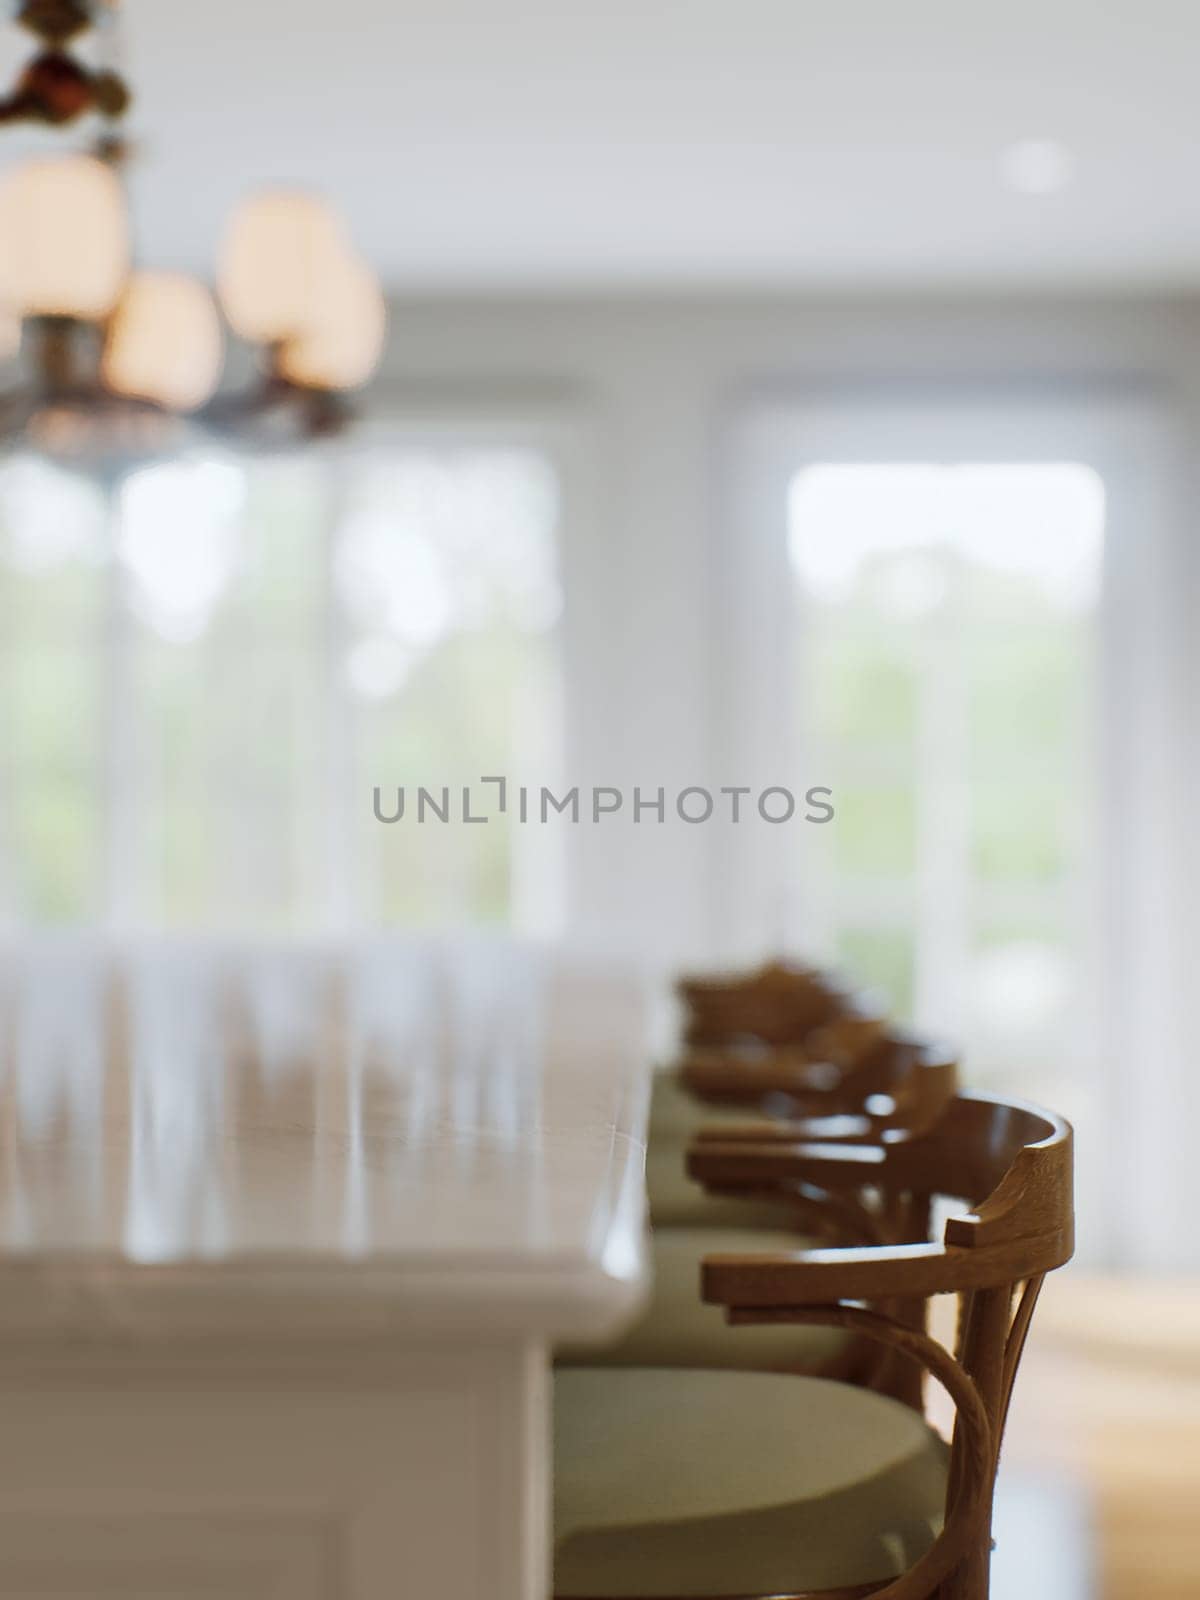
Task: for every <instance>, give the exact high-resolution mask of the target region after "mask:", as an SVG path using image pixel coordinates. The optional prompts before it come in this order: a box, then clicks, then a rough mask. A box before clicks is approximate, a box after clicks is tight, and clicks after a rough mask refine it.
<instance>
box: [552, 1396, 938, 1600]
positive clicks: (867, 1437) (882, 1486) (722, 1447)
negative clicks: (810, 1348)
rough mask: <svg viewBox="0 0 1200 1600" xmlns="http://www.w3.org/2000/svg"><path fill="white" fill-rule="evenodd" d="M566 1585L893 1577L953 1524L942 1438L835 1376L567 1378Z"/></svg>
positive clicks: (609, 1593) (820, 1582) (722, 1591)
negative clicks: (946, 1512) (947, 1511)
mask: <svg viewBox="0 0 1200 1600" xmlns="http://www.w3.org/2000/svg"><path fill="white" fill-rule="evenodd" d="M554 1404H555V1423H554V1450H555V1456H554V1518H555V1522H554V1538H555V1557H554V1560H555V1570H554V1592H555V1595H556V1596H563V1597H575V1596H604V1597H609V1600H617V1597H620V1596H640V1597H642V1600H649V1597H653V1596H656V1595H662V1596H673V1597H674V1596H688V1597H691V1596H696V1597H701V1596H714V1595H773V1594H793V1593H796V1592H807V1591H808V1590H822V1589H836V1588H840V1587H852V1586H854V1585H856V1584H864V1583H874V1582H880V1581H883V1580H886V1579H888V1578H892V1577H896V1576H898V1575H899V1574H900V1573H901V1572H903V1571H905V1570H906V1569H907V1568H908V1567H910V1566H911V1565H912V1564H913V1562H914V1561H916V1560H917V1559H918V1557H919V1556H921V1555H922V1554H923V1553H924V1551H925V1550H927V1549H928V1548H929V1545H930V1544H931V1542H932V1541H933V1539H934V1537H935V1536H936V1533H937V1530H938V1528H939V1527H940V1525H941V1517H942V1509H943V1503H944V1499H945V1492H946V1466H947V1450H946V1447H945V1445H944V1444H943V1442H942V1440H941V1439H940V1438H939V1437H938V1436H937V1435H936V1434H935V1433H934V1432H933V1431H932V1430H931V1429H930V1428H929V1427H928V1426H927V1425H926V1423H925V1422H924V1421H923V1420H922V1418H921V1417H919V1416H918V1415H917V1413H916V1412H915V1411H912V1410H910V1409H909V1408H908V1407H906V1406H903V1405H901V1404H900V1403H899V1402H898V1401H895V1400H889V1399H887V1398H886V1397H884V1396H883V1395H878V1394H874V1393H872V1392H870V1391H868V1390H865V1389H853V1388H850V1387H849V1386H848V1385H845V1384H839V1383H836V1382H833V1381H832V1380H829V1379H825V1378H801V1377H787V1376H780V1375H777V1374H773V1373H745V1372H736V1373H735V1372H696V1371H666V1370H663V1369H661V1368H660V1369H656V1370H655V1369H650V1370H646V1369H642V1368H626V1369H613V1368H609V1369H595V1368H587V1367H579V1368H567V1369H565V1370H563V1371H560V1372H559V1373H558V1374H557V1375H556V1377H555V1391H554Z"/></svg>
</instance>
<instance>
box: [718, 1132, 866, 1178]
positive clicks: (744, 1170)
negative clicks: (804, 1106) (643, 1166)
mask: <svg viewBox="0 0 1200 1600" xmlns="http://www.w3.org/2000/svg"><path fill="white" fill-rule="evenodd" d="M721 1132H723V1130H715V1131H714V1134H713V1136H711V1137H708V1138H699V1139H695V1140H693V1142H692V1143H691V1144H690V1145H689V1147H688V1152H687V1170H688V1175H689V1176H690V1177H693V1178H695V1179H696V1180H697V1182H699V1183H702V1184H703V1185H704V1186H705V1188H707V1189H717V1190H723V1189H739V1188H756V1189H763V1188H772V1187H776V1186H778V1187H780V1188H785V1187H787V1186H789V1185H794V1184H797V1183H811V1184H816V1185H817V1186H819V1187H820V1188H822V1189H861V1188H863V1187H865V1186H866V1185H869V1184H880V1183H882V1182H883V1181H884V1177H885V1171H886V1168H887V1165H888V1157H889V1150H888V1148H887V1147H886V1146H883V1145H863V1144H854V1143H849V1142H847V1143H843V1142H838V1143H836V1144H797V1143H796V1140H795V1136H794V1135H793V1136H792V1137H791V1138H788V1139H782V1140H775V1139H770V1138H768V1139H755V1138H754V1137H753V1136H752V1135H751V1133H750V1131H749V1130H748V1129H747V1130H745V1131H744V1132H742V1133H740V1134H739V1133H735V1136H734V1137H733V1138H732V1139H725V1138H722V1137H721V1136H720V1134H721Z"/></svg>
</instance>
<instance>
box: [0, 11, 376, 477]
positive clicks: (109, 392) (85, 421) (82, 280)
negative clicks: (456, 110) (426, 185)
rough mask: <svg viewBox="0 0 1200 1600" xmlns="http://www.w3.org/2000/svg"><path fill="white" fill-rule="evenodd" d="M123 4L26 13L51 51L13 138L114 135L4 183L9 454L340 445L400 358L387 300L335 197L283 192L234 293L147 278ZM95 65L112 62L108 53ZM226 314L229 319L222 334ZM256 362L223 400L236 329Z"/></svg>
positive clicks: (2, 312)
mask: <svg viewBox="0 0 1200 1600" xmlns="http://www.w3.org/2000/svg"><path fill="white" fill-rule="evenodd" d="M117 5H118V0H20V3H18V4H17V5H16V7H15V13H16V21H17V22H18V23H20V24H21V25H22V26H23V27H25V28H26V29H28V30H29V31H30V32H31V33H32V34H34V35H35V36H36V37H37V39H38V41H39V45H38V49H37V51H36V53H35V54H34V56H33V57H32V59H31V60H30V61H29V62H27V64H26V65H25V67H24V69H23V70H22V72H21V73H20V75H19V77H18V79H17V82H16V84H15V85H14V86H13V88H12V90H11V91H10V93H9V94H8V95H7V96H6V97H4V98H2V99H0V123H24V124H30V123H32V124H40V125H42V126H44V127H49V128H55V129H57V128H63V127H66V126H68V125H70V124H74V123H76V122H78V121H82V120H84V119H89V120H96V121H97V122H98V125H99V129H100V132H99V134H98V136H97V137H95V138H94V140H93V142H92V144H91V146H90V147H89V148H86V149H71V150H69V151H65V152H58V151H51V152H49V153H43V154H38V155H34V156H31V157H29V158H27V159H26V160H24V161H22V162H20V163H19V164H18V165H16V166H15V167H12V168H10V169H9V170H8V171H6V172H4V173H3V174H0V358H11V357H19V360H20V374H21V376H20V380H19V382H18V384H17V386H16V387H15V388H11V389H9V390H8V391H6V392H5V391H0V447H3V446H5V445H7V446H10V447H11V446H14V445H15V446H18V447H19V446H25V447H28V448H33V449H36V450H39V451H41V452H43V453H46V454H49V455H52V456H56V457H65V458H78V457H139V456H143V455H148V454H157V453H159V452H162V451H166V450H170V449H173V448H176V447H177V446H178V443H179V442H180V438H181V436H186V434H187V433H188V432H189V430H190V429H193V428H196V427H199V428H202V429H205V430H208V431H211V432H217V433H220V434H222V435H226V436H229V437H231V438H233V439H235V440H237V439H250V440H254V439H261V440H265V441H270V442H287V441H296V440H298V441H303V440H306V439H311V438H313V437H316V436H319V435H322V434H327V433H330V432H333V431H336V430H337V429H338V428H339V427H341V426H342V425H343V423H344V422H345V421H346V419H347V418H348V417H349V416H350V414H351V406H350V396H351V394H352V392H353V391H354V390H356V389H358V388H360V387H361V386H362V385H363V384H364V383H365V382H366V381H367V380H368V379H369V378H370V376H371V374H372V372H373V371H374V369H375V367H376V365H377V364H378V361H379V357H380V355H381V352H382V348H383V341H384V334H385V313H384V303H383V295H382V293H381V290H380V287H379V284H378V282H377V280H376V278H375V276H374V274H373V273H372V271H371V269H370V267H369V266H368V265H367V264H366V263H365V262H364V261H363V260H362V259H361V257H359V256H358V255H357V254H356V253H355V251H354V249H353V247H352V245H351V242H350V240H349V238H348V236H347V233H346V230H345V228H344V226H343V224H342V222H341V221H340V219H339V218H338V217H337V215H336V214H335V213H334V212H333V211H332V210H331V208H330V207H329V206H328V205H327V204H326V203H325V202H324V201H323V200H321V199H320V198H319V197H317V196H316V195H313V194H309V193H306V192H304V191H302V190H288V189H275V190H265V191H262V192H259V193H257V194H254V195H251V196H249V197H248V198H246V199H245V200H243V201H242V202H241V203H240V204H239V205H238V206H237V208H236V209H235V211H234V213H233V215H232V217H231V218H230V220H229V224H228V227H227V230H226V233H225V237H224V240H223V242H222V245H221V249H220V254H219V259H218V269H217V294H216V296H215V297H214V295H213V294H212V293H211V292H210V290H209V289H208V287H207V286H206V285H205V284H204V283H202V282H201V281H200V280H198V279H196V278H193V277H191V276H188V275H186V274H184V273H179V272H159V271H153V270H149V269H146V268H143V267H140V266H138V265H137V264H135V262H134V260H133V257H132V250H131V245H130V235H129V222H128V214H127V204H126V196H125V189H124V185H123V182H122V171H123V167H124V164H125V162H126V161H127V159H128V157H129V154H130V145H129V142H128V140H127V139H126V138H125V136H124V134H123V131H122V129H123V123H124V118H125V117H126V114H127V112H128V109H129V106H130V103H131V98H132V97H131V94H130V91H129V88H128V85H127V83H126V82H125V80H124V78H123V77H122V76H121V74H120V73H119V72H117V71H116V70H114V69H113V68H112V67H109V66H105V65H103V64H98V63H97V62H95V61H92V60H90V59H86V58H84V57H81V56H80V55H79V54H77V53H76V52H77V49H78V47H79V46H80V45H81V43H84V42H86V43H87V44H88V45H92V44H95V43H97V42H98V43H99V44H100V45H101V46H103V44H104V42H105V38H106V36H110V35H111V32H112V30H113V28H114V27H115V25H116V12H117ZM93 53H94V52H93ZM222 313H223V318H222ZM224 324H227V325H228V328H229V329H230V330H231V331H232V333H233V335H235V336H236V337H237V338H238V339H240V340H242V341H244V342H245V343H246V344H248V345H249V346H251V347H252V349H253V350H254V353H255V356H256V361H255V376H254V378H253V379H252V380H251V381H250V382H249V383H248V384H246V385H245V386H244V387H242V388H240V389H239V390H237V391H235V392H233V393H223V394H220V395H218V394H217V388H218V384H219V381H220V377H221V372H222V368H223V366H224V358H225V326H224Z"/></svg>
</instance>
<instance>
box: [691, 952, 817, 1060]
mask: <svg viewBox="0 0 1200 1600" xmlns="http://www.w3.org/2000/svg"><path fill="white" fill-rule="evenodd" d="M676 992H677V993H678V995H679V997H680V999H681V1000H682V1001H683V1004H684V1008H685V1013H686V1014H685V1020H684V1030H683V1031H684V1039H685V1041H686V1042H687V1043H688V1044H690V1045H732V1044H736V1043H737V1042H738V1041H740V1040H754V1039H758V1040H762V1041H763V1042H765V1043H767V1044H788V1043H795V1042H798V1041H799V1040H801V1039H803V1038H804V1037H805V1035H806V1034H808V1033H810V1032H811V1031H812V1029H813V1028H815V1027H818V1026H819V1025H820V1024H821V1023H823V1022H827V1021H829V1020H830V1018H832V1017H834V1016H836V1015H837V1014H838V1012H839V1011H840V1010H841V1009H842V1007H843V1005H844V1002H845V998H846V996H845V991H844V990H843V989H841V988H840V986H838V985H837V984H835V983H833V982H832V981H831V980H830V979H828V978H826V977H825V976H824V975H823V974H822V973H820V972H817V971H816V970H815V969H813V968H810V967H793V966H788V965H787V964H785V963H784V962H779V961H771V962H768V963H767V964H766V965H765V966H763V967H760V968H758V969H757V970H756V971H754V972H750V973H746V974H740V975H729V976H726V977H711V978H683V979H681V980H680V982H679V983H678V984H677V985H676Z"/></svg>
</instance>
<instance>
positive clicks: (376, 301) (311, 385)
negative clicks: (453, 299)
mask: <svg viewBox="0 0 1200 1600" xmlns="http://www.w3.org/2000/svg"><path fill="white" fill-rule="evenodd" d="M325 287H326V294H325V297H324V300H323V303H322V305H321V308H320V315H319V319H318V321H317V322H316V323H315V324H314V325H313V326H312V327H311V328H310V329H309V330H308V331H307V332H305V333H302V334H300V335H299V337H297V338H295V339H289V340H288V341H287V342H286V343H285V344H284V345H283V346H282V348H281V349H280V351H279V371H280V372H281V374H282V375H283V376H284V377H285V378H287V379H289V380H290V382H292V383H298V384H300V385H302V386H303V387H304V388H306V389H357V388H358V387H359V386H360V385H361V384H364V383H366V381H367V379H368V378H369V377H370V376H371V374H372V373H373V372H374V371H375V368H376V367H377V366H378V365H379V358H380V356H381V355H382V354H383V344H384V339H385V337H386V334H387V311H386V308H385V306H384V302H383V293H382V291H381V289H380V287H379V284H378V283H377V282H376V279H375V275H374V273H373V272H372V271H371V270H370V268H369V267H368V266H367V265H366V264H365V263H364V262H362V261H360V260H359V259H358V257H357V256H352V255H346V256H344V257H343V258H342V260H341V262H340V264H339V266H338V269H337V271H336V273H333V274H331V275H330V276H329V278H328V280H327V282H326V286H325Z"/></svg>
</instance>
